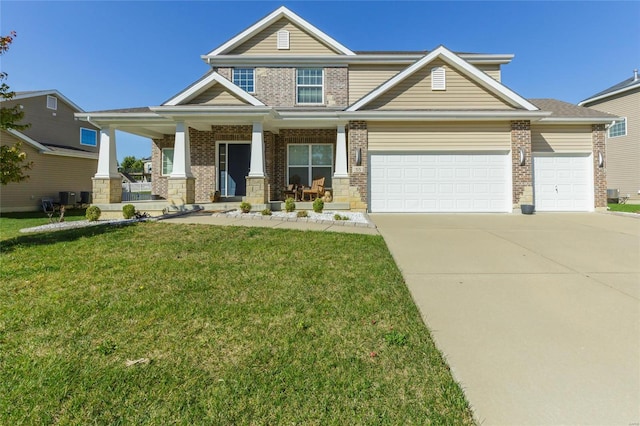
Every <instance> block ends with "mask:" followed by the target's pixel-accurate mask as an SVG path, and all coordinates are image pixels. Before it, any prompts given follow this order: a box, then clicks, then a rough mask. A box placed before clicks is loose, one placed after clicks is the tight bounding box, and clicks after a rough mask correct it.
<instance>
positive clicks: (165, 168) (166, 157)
mask: <svg viewBox="0 0 640 426" xmlns="http://www.w3.org/2000/svg"><path fill="white" fill-rule="evenodd" d="M172 171H173V148H162V176H168V175H170V174H171V172H172Z"/></svg>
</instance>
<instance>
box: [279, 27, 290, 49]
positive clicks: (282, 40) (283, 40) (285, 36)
mask: <svg viewBox="0 0 640 426" xmlns="http://www.w3.org/2000/svg"><path fill="white" fill-rule="evenodd" d="M278 50H289V31H287V30H280V31H278Z"/></svg>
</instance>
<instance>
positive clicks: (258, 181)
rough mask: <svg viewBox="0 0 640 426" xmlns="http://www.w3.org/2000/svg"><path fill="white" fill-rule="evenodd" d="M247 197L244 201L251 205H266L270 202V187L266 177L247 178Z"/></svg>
mask: <svg viewBox="0 0 640 426" xmlns="http://www.w3.org/2000/svg"><path fill="white" fill-rule="evenodd" d="M246 179H247V195H246V196H244V197H243V198H242V200H243V201H246V202H247V203H251V204H266V203H267V202H268V201H269V193H268V192H269V186H268V184H267V178H266V177H249V176H247V178H246Z"/></svg>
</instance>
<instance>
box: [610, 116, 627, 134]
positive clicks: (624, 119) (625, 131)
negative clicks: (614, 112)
mask: <svg viewBox="0 0 640 426" xmlns="http://www.w3.org/2000/svg"><path fill="white" fill-rule="evenodd" d="M620 118H622V120H620V121H616V122H615V123H614V124H613V125H612V126H609V128H608V129H607V137H609V138H610V139H613V138H620V137H623V136H627V117H620ZM620 123H624V132H623V133H622V134H619V135H613V136H612V135H611V129H613V128H614V127H615V126H616V125H618V124H620Z"/></svg>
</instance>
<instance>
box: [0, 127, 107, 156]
mask: <svg viewBox="0 0 640 426" xmlns="http://www.w3.org/2000/svg"><path fill="white" fill-rule="evenodd" d="M3 131H6V132H7V133H9V134H11V135H13V136H15V137H16V138H18V139H20V140H21V141H23V142H25V143H26V144H28V145H30V146H31V147H33V148H34V149H36V150H38V152H39V153H40V154H49V155H60V156H62V157H76V158H89V159H92V160H97V159H98V153H97V152H90V151H84V150H82V149H77V148H71V147H63V146H59V145H53V144H46V145H45V144H41V143H40V142H37V141H35V140H33V139H31V138H30V137H29V136H27V135H25V134H24V133H21V132H19V131H17V130H15V129H6V130H3Z"/></svg>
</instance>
